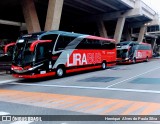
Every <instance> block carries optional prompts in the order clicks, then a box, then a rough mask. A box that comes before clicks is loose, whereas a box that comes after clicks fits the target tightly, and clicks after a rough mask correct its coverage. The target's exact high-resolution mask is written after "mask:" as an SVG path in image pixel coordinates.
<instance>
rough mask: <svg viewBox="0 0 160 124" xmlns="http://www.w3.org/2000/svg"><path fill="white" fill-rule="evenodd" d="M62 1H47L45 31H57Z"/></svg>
mask: <svg viewBox="0 0 160 124" xmlns="http://www.w3.org/2000/svg"><path fill="white" fill-rule="evenodd" d="M63 1H64V0H49V3H48V12H47V18H46V24H45V31H49V30H59V25H60V20H61V13H62V7H63Z"/></svg>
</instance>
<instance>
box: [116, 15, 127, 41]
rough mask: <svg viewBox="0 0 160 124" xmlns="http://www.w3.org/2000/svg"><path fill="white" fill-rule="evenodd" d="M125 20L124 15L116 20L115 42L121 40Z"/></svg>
mask: <svg viewBox="0 0 160 124" xmlns="http://www.w3.org/2000/svg"><path fill="white" fill-rule="evenodd" d="M125 20H126V18H125V17H120V18H119V19H118V21H117V26H116V30H115V33H114V39H115V40H116V42H117V43H118V42H120V40H121V36H122V32H123V28H124V24H125Z"/></svg>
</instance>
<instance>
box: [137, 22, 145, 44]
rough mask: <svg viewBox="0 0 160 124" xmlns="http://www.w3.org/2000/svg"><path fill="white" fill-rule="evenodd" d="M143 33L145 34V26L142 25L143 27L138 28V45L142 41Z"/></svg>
mask: <svg viewBox="0 0 160 124" xmlns="http://www.w3.org/2000/svg"><path fill="white" fill-rule="evenodd" d="M145 32H146V26H144V25H143V26H142V27H141V28H140V32H139V36H138V42H139V43H140V42H142V41H143V38H144V35H145Z"/></svg>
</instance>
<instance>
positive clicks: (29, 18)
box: [21, 0, 41, 33]
mask: <svg viewBox="0 0 160 124" xmlns="http://www.w3.org/2000/svg"><path fill="white" fill-rule="evenodd" d="M21 5H22V8H23V14H24V19H25V22H26V26H27V30H28V33H33V32H40V31H41V29H40V25H39V20H38V16H37V13H36V8H35V5H34V1H33V0H21Z"/></svg>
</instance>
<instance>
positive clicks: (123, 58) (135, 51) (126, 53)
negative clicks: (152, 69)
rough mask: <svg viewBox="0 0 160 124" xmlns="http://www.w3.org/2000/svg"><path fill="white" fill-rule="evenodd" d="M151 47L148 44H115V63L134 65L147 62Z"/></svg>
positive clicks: (127, 42)
mask: <svg viewBox="0 0 160 124" xmlns="http://www.w3.org/2000/svg"><path fill="white" fill-rule="evenodd" d="M150 58H152V47H151V44H148V43H138V42H135V41H125V42H120V43H118V44H117V63H136V62H141V61H149V59H150Z"/></svg>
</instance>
